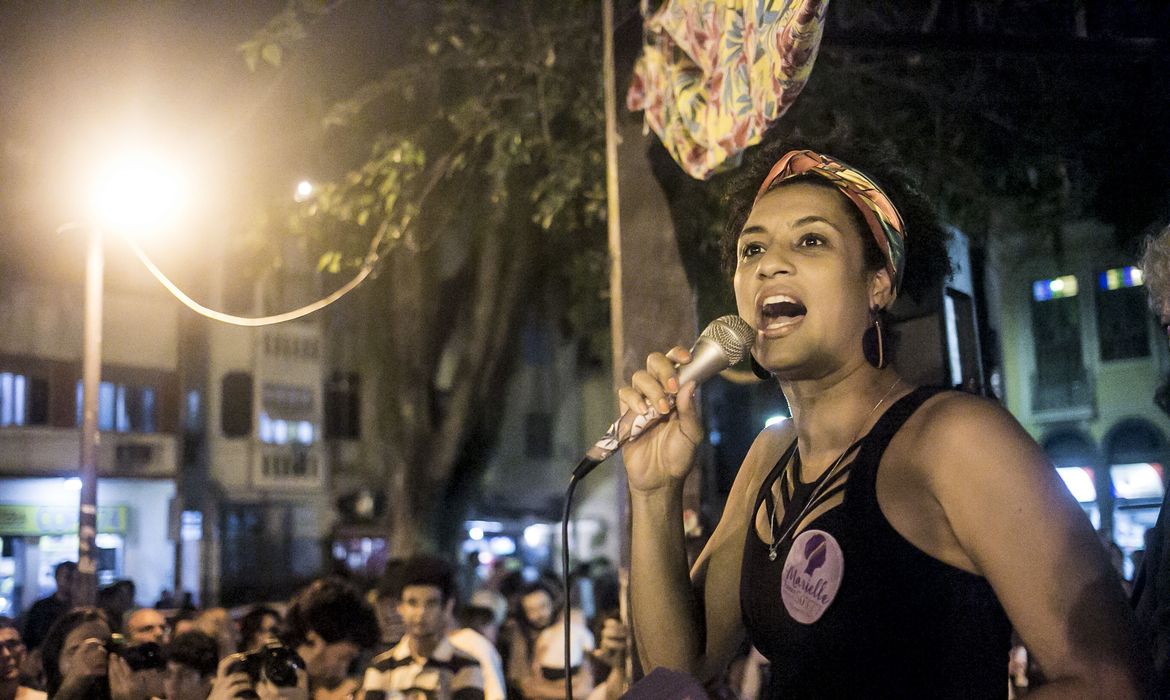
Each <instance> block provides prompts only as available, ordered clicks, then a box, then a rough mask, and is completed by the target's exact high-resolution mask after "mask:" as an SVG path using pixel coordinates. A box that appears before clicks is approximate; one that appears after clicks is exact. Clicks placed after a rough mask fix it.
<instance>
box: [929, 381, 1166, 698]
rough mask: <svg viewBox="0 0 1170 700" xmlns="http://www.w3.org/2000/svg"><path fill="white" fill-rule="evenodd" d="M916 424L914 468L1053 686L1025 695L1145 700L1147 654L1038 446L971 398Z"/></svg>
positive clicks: (1086, 527)
mask: <svg viewBox="0 0 1170 700" xmlns="http://www.w3.org/2000/svg"><path fill="white" fill-rule="evenodd" d="M916 418H917V416H916ZM916 423H917V424H918V425H919V426H921V428H920V429H918V430H917V434H916V435H913V436H912V437H913V439H914V448H913V454H914V455H915V457H914V460H915V461H916V462H917V464H916V465H915V466H916V467H917V468H919V469H921V470H922V473H924V474H925V475H926V483H927V484H928V488H929V489H930V492H931V494H932V495H933V496H934V497H935V499H936V500H937V501H938V503H939V505H940V506H941V507H942V510H943V512H944V514H945V516H946V519H947V522H948V524H949V525H950V527H951V529H952V531H953V533H954V536H955V539H956V541H957V542H958V544H959V546H960V548H961V549H962V550H963V552H964V553H966V555H967V556H968V557H969V558H970V560H971V562H972V563H973V564H974V566H975V568H976V569H977V570H978V572H979V573H980V574H981V575H983V576H984V577H986V578H987V580H988V581H989V582H990V584H991V585H992V587H993V588H994V589H995V592H996V595H997V596H998V597H999V600H1000V602H1001V603H1002V604H1003V606H1004V609H1005V610H1006V611H1007V614H1008V617H1009V618H1010V619H1011V622H1012V624H1013V626H1014V627H1015V628H1016V630H1017V631H1018V632H1019V634H1020V637H1021V638H1022V639H1023V641H1024V644H1025V646H1026V647H1027V648H1028V650H1029V652H1030V653H1031V654H1033V655H1034V656H1035V658H1036V659H1037V660H1038V662H1039V663H1040V665H1041V667H1042V668H1043V669H1044V672H1045V675H1046V676H1047V678H1048V679H1049V680H1050V683H1048V684H1046V685H1044V686H1042V687H1040V688H1036V689H1034V690H1033V691H1032V692H1031V693H1029V697H1030V698H1032V697H1034V698H1035V699H1036V700H1040V699H1041V698H1046V697H1060V698H1081V697H1083V698H1106V697H1107V698H1117V699H1122V698H1139V697H1144V696H1145V695H1146V694H1147V693H1148V692H1149V689H1150V687H1151V686H1150V680H1151V677H1152V676H1151V665H1150V658H1149V650H1148V649H1146V648H1145V647H1144V646H1143V645H1142V644H1141V643H1140V642H1139V637H1138V634H1137V630H1136V623H1135V620H1134V616H1133V613H1132V611H1131V610H1130V608H1129V606H1128V604H1127V603H1126V600H1125V595H1124V592H1123V591H1122V588H1121V584H1120V581H1119V579H1118V577H1117V574H1116V573H1115V572H1114V570H1113V568H1112V567H1111V565H1110V563H1109V560H1108V558H1107V557H1106V555H1105V552H1104V550H1103V549H1102V547H1101V544H1100V542H1099V540H1098V539H1097V536H1096V534H1095V533H1094V532H1093V530H1092V527H1091V526H1090V524H1089V521H1088V520H1087V519H1086V518H1085V515H1084V513H1083V512H1082V511H1081V509H1080V507H1079V506H1078V505H1077V504H1076V502H1075V501H1073V499H1072V497H1071V495H1070V494H1069V493H1068V490H1067V489H1066V488H1065V487H1064V485H1063V483H1062V482H1061V480H1060V478H1059V476H1058V475H1057V473H1056V470H1055V469H1053V467H1052V465H1051V464H1050V463H1049V462H1048V460H1047V458H1046V457H1045V455H1044V453H1043V452H1042V451H1041V450H1040V448H1039V446H1037V445H1036V443H1035V442H1034V441H1033V440H1032V439H1031V437H1029V436H1028V434H1027V433H1026V432H1025V431H1024V430H1023V428H1021V427H1020V425H1019V424H1018V423H1017V422H1016V421H1015V419H1013V418H1012V417H1011V416H1010V415H1009V414H1008V413H1007V412H1006V411H1004V410H1003V409H1002V408H1000V407H999V406H998V405H996V404H993V403H992V402H990V401H986V400H983V399H979V398H976V397H971V396H966V395H958V394H948V395H945V396H943V397H940V398H939V399H937V400H936V401H934V402H931V403H930V404H928V405H927V406H924V415H922V417H921V420H919V421H916Z"/></svg>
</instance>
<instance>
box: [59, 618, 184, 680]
mask: <svg viewBox="0 0 1170 700" xmlns="http://www.w3.org/2000/svg"><path fill="white" fill-rule="evenodd" d="M41 652H42V654H43V658H44V665H45V686H46V690H47V691H48V694H49V697H50V698H51V699H52V700H106V699H107V698H108V699H109V700H149V699H150V698H151V697H152V696H154V695H156V694H161V693H162V692H163V691H162V690H161V684H160V690H159V691H158V693H155V692H153V690H152V687H153V685H154V680H155V679H154V676H155V675H158V671H159V669H161V668H163V667H165V661H164V660H163V657H162V654H161V653H160V652H159V651H158V650H157V645H153V646H152V645H136V646H129V645H126V644H125V641H124V639H122V638H121V637H120V636H118V637H115V635H113V634H112V633H111V631H110V621H109V618H108V617H107V616H106V613H105V612H104V611H103V610H101V609H100V608H92V607H83V608H75V609H73V610H70V611H69V612H68V613H66V614H65V615H64V616H63V617H61V618H60V619H59V620H57V622H56V623H54V624H53V626H52V627H51V628H50V629H49V632H48V634H47V635H46V636H45V641H44V643H43V644H42V645H41Z"/></svg>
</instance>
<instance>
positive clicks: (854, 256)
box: [734, 183, 891, 379]
mask: <svg viewBox="0 0 1170 700" xmlns="http://www.w3.org/2000/svg"><path fill="white" fill-rule="evenodd" d="M852 206H853V204H852V202H850V201H849V200H847V199H846V198H845V197H844V195H842V194H840V193H838V192H835V191H833V190H831V189H829V188H825V187H819V186H816V185H812V184H808V183H792V184H790V185H784V186H782V187H779V188H777V189H775V190H773V191H771V192H769V193H768V194H766V195H764V197H763V198H761V199H760V201H759V202H757V203H756V205H755V207H753V209H752V211H751V214H750V215H749V216H748V218H747V221H746V222H745V223H744V227H743V231H742V233H741V234H740V237H739V241H738V243H737V246H736V268H735V277H734V284H735V301H736V305H737V306H738V308H739V315H740V316H741V317H743V319H744V320H746V321H747V322H748V324H750V325H751V326H752V328H754V329H756V340H755V345H754V346H753V354H754V355H755V357H756V360H757V361H758V362H759V363H760V364H761V365H762V366H763V367H764V368H766V369H768V370H769V371H771V372H773V373H775V374H776V376H777V377H779V378H780V379H816V378H821V377H824V376H828V375H829V374H830V373H832V372H833V371H835V370H837V369H838V368H840V367H842V366H843V365H845V364H848V363H850V362H857V361H862V362H863V361H864V360H863V359H862V357H863V356H862V353H861V335H862V333H864V332H865V329H866V328H867V327H868V326H869V323H870V308H871V307H875V306H881V307H884V306H886V305H887V304H888V303H889V301H890V300H891V298H890V294H889V276H888V273H886V272H885V271H884V270H882V271H879V272H877V273H871V272H867V271H866V270H865V264H864V259H865V255H864V250H863V248H862V240H861V235H862V233H863V232H859V231H857V228H856V224H855V223H854V219H855V217H856V215H855V214H854V213H853V211H852V210H851V209H850V207H852ZM864 233H865V235H868V232H864Z"/></svg>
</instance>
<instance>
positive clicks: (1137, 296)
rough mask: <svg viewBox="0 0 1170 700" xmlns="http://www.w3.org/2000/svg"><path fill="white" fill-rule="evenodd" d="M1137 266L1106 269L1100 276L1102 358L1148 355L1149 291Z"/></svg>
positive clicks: (1098, 284)
mask: <svg viewBox="0 0 1170 700" xmlns="http://www.w3.org/2000/svg"><path fill="white" fill-rule="evenodd" d="M1142 284H1143V279H1142V271H1141V270H1140V269H1138V268H1136V267H1119V268H1114V269H1112V270H1105V271H1104V272H1102V273H1101V274H1099V275H1098V276H1097V287H1098V290H1097V340H1098V344H1099V345H1100V347H1101V360H1102V361H1103V362H1109V361H1111V360H1128V359H1132V358H1137V357H1149V355H1150V333H1149V324H1148V322H1147V320H1146V317H1147V315H1148V311H1147V306H1146V291H1145V289H1144V288H1143V286H1142Z"/></svg>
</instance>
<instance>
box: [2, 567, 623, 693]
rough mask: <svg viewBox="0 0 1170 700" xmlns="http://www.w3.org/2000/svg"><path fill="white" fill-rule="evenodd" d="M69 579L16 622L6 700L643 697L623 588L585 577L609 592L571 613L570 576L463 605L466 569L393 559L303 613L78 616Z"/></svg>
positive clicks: (491, 588) (157, 611) (111, 608)
mask: <svg viewBox="0 0 1170 700" xmlns="http://www.w3.org/2000/svg"><path fill="white" fill-rule="evenodd" d="M54 573H55V578H56V581H57V590H56V591H55V592H54V593H53V594H52V595H50V596H48V597H46V598H43V599H41V600H39V601H37V602H36V603H35V604H34V605H32V606H31V607H30V608H29V609H28V611H27V612H26V613H25V614H24V615H23V616H22V617H21V619H20V620H18V621H17V620H12V619H10V618H0V653H3V656H2V657H0V664H2V665H0V700H43V699H45V698H52V700H82V699H90V698H96V699H99V700H102V699H109V700H150V699H151V698H167V699H168V700H207V699H209V698H210V699H211V700H227V699H229V698H257V697H259V698H312V699H314V700H333V699H338V700H340V699H343V698H367V699H369V700H380V699H382V698H386V699H399V698H401V699H403V700H422V699H426V700H477V699H483V700H502V699H503V698H506V697H507V698H517V699H519V700H552V699H553V698H563V697H565V695H564V693H565V690H564V688H565V681H564V679H565V674H566V673H570V674H572V678H573V686H574V693H573V695H574V698H578V699H579V700H585V699H587V698H588V699H589V700H602V699H604V698H616V697H618V696H619V695H621V693H622V692H624V690H625V689H626V686H627V683H626V677H627V673H626V664H625V658H624V655H625V644H626V642H625V638H626V631H625V628H624V627H623V626H622V625H621V624H620V623H619V622H618V621H617V620H616V615H615V614H614V613H616V607H617V589H616V578H614V577H606V578H604V579H598V580H596V581H594V580H593V579H586V578H585V577H582V580H588V581H589V582H590V583H591V584H592V583H596V585H586V586H582V587H580V588H579V590H584V591H587V592H588V593H589V595H588V600H581V596H580V595H579V594H578V595H574V596H571V598H572V601H571V604H570V605H567V606H566V605H565V598H566V596H564V595H563V593H562V590H561V588H560V586H559V584H558V583H557V581H556V579H555V578H553V577H551V576H543V577H538V578H536V579H535V580H528V579H526V578H525V576H524V575H523V574H522V573H521V572H520V571H519V570H517V569H508V568H506V567H499V568H498V569H497V570H496V571H495V574H494V575H492V576H489V577H487V578H486V579H479V578H478V577H475V576H474V575H473V577H472V578H471V579H470V580H468V579H467V578H466V577H465V579H464V585H468V584H469V583H470V584H471V585H473V586H474V587H475V588H474V590H471V591H469V592H466V594H465V595H461V594H460V592H459V590H458V585H457V572H456V569H455V567H453V566H452V565H451V564H449V563H448V562H447V561H446V560H444V559H441V558H438V557H432V556H423V555H420V556H415V557H412V558H409V559H402V560H393V561H391V562H390V563H388V564H387V566H386V569H385V572H384V574H383V575H382V577H381V578H380V579H379V580H378V581H377V582H376V585H374V586H372V587H369V588H368V589H367V590H363V587H362V586H360V585H359V584H358V583H357V582H356V581H354V580H352V579H349V578H345V577H342V576H328V577H324V578H320V579H317V580H315V581H313V582H312V583H310V584H309V585H307V586H306V587H304V588H303V589H301V590H300V591H299V592H298V593H296V595H294V596H293V597H292V598H291V600H289V601H287V602H271V603H260V604H255V605H252V606H247V607H243V608H238V609H233V610H227V609H225V608H221V607H213V608H207V609H203V610H198V609H195V608H194V607H192V606H185V607H182V608H177V609H175V608H163V607H162V606H161V605H157V606H155V607H134V606H133V604H132V603H131V604H129V605H122V603H121V601H120V600H119V596H110V595H108V594H103V595H99V602H100V603H101V604H99V605H96V606H75V605H73V604H72V595H71V591H72V590H73V587H74V585H75V583H74V576H75V573H76V564H74V563H73V562H62V563H61V564H58V565H57V567H56V569H55V572H54ZM611 583H612V585H610V584H611ZM132 585H133V584H131V583H129V582H120V583H119V584H118V585H117V586H116V587H115V586H110V587H107V588H105V589H103V591H106V590H108V589H110V588H121V589H128V590H129V591H130V592H131V595H133V589H132ZM468 587H471V586H468ZM575 588H577V587H575ZM130 600H131V601H132V600H133V598H131V599H130ZM167 602H169V601H167V600H163V601H160V603H167ZM587 611H588V614H587ZM565 624H569V625H570V626H571V628H572V640H573V649H572V655H571V658H572V664H571V667H570V668H569V669H568V670H567V671H566V669H565V664H564V646H563V639H564V637H563V635H564V627H563V626H564V625H565Z"/></svg>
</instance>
